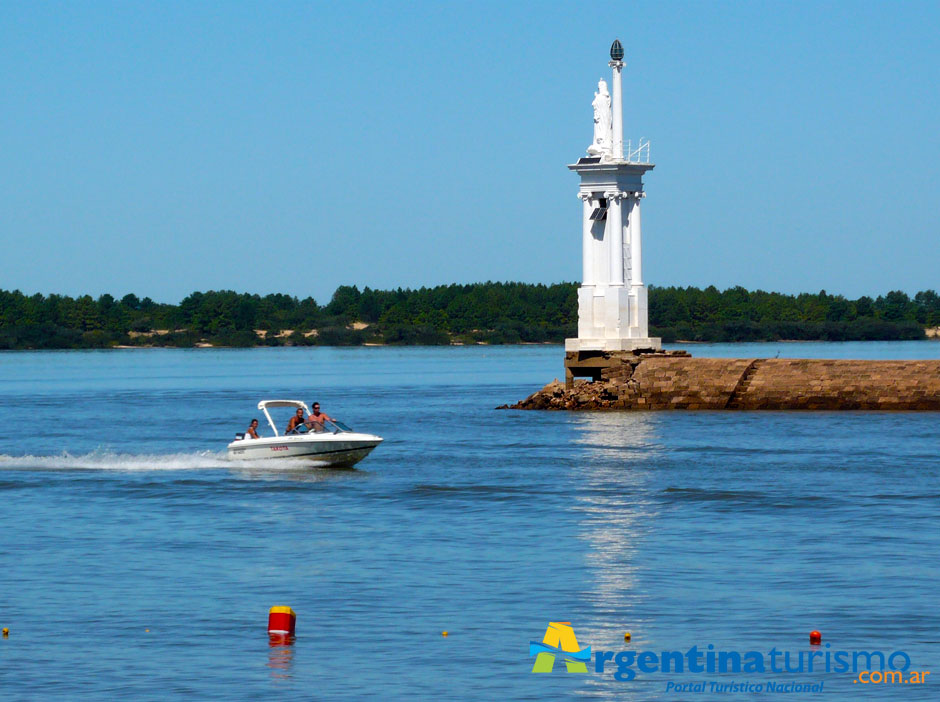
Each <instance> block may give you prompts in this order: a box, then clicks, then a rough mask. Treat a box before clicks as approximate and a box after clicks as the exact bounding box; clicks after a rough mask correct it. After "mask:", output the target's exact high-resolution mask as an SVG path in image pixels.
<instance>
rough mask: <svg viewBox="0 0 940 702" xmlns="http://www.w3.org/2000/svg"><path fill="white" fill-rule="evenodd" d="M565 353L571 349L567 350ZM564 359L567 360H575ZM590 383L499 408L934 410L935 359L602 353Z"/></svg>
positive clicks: (937, 403)
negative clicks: (695, 356)
mask: <svg viewBox="0 0 940 702" xmlns="http://www.w3.org/2000/svg"><path fill="white" fill-rule="evenodd" d="M568 355H569V356H571V354H568ZM576 362H577V360H576V359H572V358H568V359H566V365H568V364H571V363H576ZM595 364H596V373H595V377H594V380H574V381H573V382H569V387H566V386H565V383H561V382H558V381H557V380H556V381H555V382H553V383H549V384H548V385H546V386H545V387H544V388H542V389H541V390H539V391H538V392H536V393H534V394H533V395H531V396H529V397H527V398H526V399H524V400H522V401H521V402H518V403H516V404H514V405H511V406H505V405H504V406H503V408H505V409H567V410H600V409H605V410H670V409H673V410H679V409H683V410H933V411H940V361H864V360H821V359H806V358H694V357H692V356H690V355H689V354H687V353H686V352H684V351H679V352H676V351H672V352H662V351H660V352H654V353H643V352H605V353H603V354H602V355H601V356H600V357H598V358H596V360H595Z"/></svg>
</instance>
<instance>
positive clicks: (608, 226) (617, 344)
mask: <svg viewBox="0 0 940 702" xmlns="http://www.w3.org/2000/svg"><path fill="white" fill-rule="evenodd" d="M610 58H611V60H610V63H609V64H608V65H609V66H610V67H611V68H612V69H613V83H612V87H613V94H612V95H611V94H608V92H607V84H606V82H605V81H604V80H601V81H600V82H599V83H598V90H597V92H596V93H595V95H594V102H593V103H592V105H593V107H594V141H593V143H592V144H591V145H590V146H589V147H588V149H587V152H588V156H587V157H586V158H581V159H579V160H578V162H577V163H575V164H572V165H570V166H568V168H570V169H571V170H573V171H575V172H576V173H577V174H578V175H579V176H581V187H580V189H579V191H578V197H579V198H580V199H581V202H582V215H581V222H582V227H581V239H582V250H581V255H582V263H583V265H582V283H581V287H580V288H579V289H578V338H577V339H566V340H565V351H567V352H599V351H630V350H639V349H659V348H661V347H662V344H661V340H660V339H657V338H650V336H649V322H648V316H649V315H648V303H647V291H646V286H645V285H644V284H643V273H642V270H643V266H642V260H641V259H642V252H641V236H642V234H641V231H640V201H641V200H642V199H643V198H644V197H645V195H646V193H645V192H644V191H643V174H644V173H646V172H647V171H649V170H652V169H653V164H651V163H650V162H649V145H648V143H645V142H642V141H641V142H640V144H639V147H638V148H637V150H636V151H632V150H630V149H628V150H627V154H626V157H624V148H623V105H622V94H623V91H622V85H621V72H622V70H623V66H624V63H623V46H621V44H620V42H619V41H614V43H613V45H612V46H611V47H610ZM608 106H609V108H608Z"/></svg>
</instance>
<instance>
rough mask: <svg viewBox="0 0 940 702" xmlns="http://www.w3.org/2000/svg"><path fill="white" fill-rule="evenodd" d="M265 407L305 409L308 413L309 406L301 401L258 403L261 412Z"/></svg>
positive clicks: (263, 401)
mask: <svg viewBox="0 0 940 702" xmlns="http://www.w3.org/2000/svg"><path fill="white" fill-rule="evenodd" d="M265 407H303V408H304V412H306V411H307V404H306V403H305V402H301V401H300V400H262V401H261V402H259V403H258V409H259V410H263V409H264V408H265Z"/></svg>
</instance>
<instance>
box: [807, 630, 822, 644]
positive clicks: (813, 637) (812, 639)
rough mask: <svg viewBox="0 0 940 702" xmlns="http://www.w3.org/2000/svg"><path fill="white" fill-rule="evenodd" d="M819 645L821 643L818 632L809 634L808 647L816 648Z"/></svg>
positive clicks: (820, 636) (820, 635)
mask: <svg viewBox="0 0 940 702" xmlns="http://www.w3.org/2000/svg"><path fill="white" fill-rule="evenodd" d="M821 643H822V634H820V633H819V632H818V631H811V632H809V645H810V646H818V645H819V644H821Z"/></svg>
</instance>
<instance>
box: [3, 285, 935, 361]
mask: <svg viewBox="0 0 940 702" xmlns="http://www.w3.org/2000/svg"><path fill="white" fill-rule="evenodd" d="M577 298H578V286H577V285H576V284H575V283H554V284H551V285H544V284H532V283H515V282H505V283H494V282H486V283H472V284H466V285H462V284H452V285H438V286H436V287H433V288H419V289H401V288H399V289H396V290H373V289H370V288H368V287H366V288H364V289H363V290H359V288H358V287H356V286H348V285H342V286H340V287H339V288H337V289H336V292H335V293H333V296H332V298H331V299H330V301H329V303H328V304H326V305H320V304H319V303H318V302H317V301H316V300H314V299H313V298H312V297H307V298H303V299H300V298H297V297H294V296H290V295H283V294H272V295H265V296H261V295H253V294H249V293H237V292H234V291H231V290H221V291H209V292H205V293H203V292H194V293H192V294H191V295H189V296H187V297H186V298H184V299H183V300H181V301H180V302H179V304H166V303H158V302H154V301H153V300H151V299H150V298H146V297H145V298H143V299H141V298H138V297H137V296H136V295H133V294H129V295H125V296H124V297H123V298H121V299H120V300H118V299H117V298H115V297H113V296H111V295H101V296H100V297H98V298H97V299H94V298H92V297H91V296H90V295H83V296H81V297H76V298H72V297H68V296H63V295H48V296H45V295H42V294H36V295H25V294H23V293H22V292H20V291H18V290H14V291H6V290H0V350H16V349H24V350H29V349H36V350H38V349H102V348H118V347H120V348H125V347H173V348H198V347H206V348H251V347H260V346H335V347H342V346H365V345H385V346H450V345H477V344H479V345H492V346H496V345H521V344H546V343H549V344H552V343H554V344H561V343H563V342H564V340H565V339H568V338H573V337H576V336H577V334H578V302H577ZM649 335H650V336H652V337H659V338H661V339H662V340H663V342H664V343H667V344H672V343H684V344H693V343H733V342H747V341H751V342H757V341H770V342H778V341H901V340H917V339H925V338H930V337H933V338H938V337H940V295H938V294H937V293H936V292H935V291H932V290H926V291H922V292H918V293H917V294H916V295H914V296H913V297H910V296H908V295H907V294H906V293H903V292H901V291H897V290H895V291H892V292H888V293H886V294H885V295H879V296H878V297H876V298H871V297H867V296H862V297H860V298H858V299H856V300H851V299H847V298H845V297H843V296H841V295H831V294H829V293H827V292H825V291H820V292H819V293H815V294H813V293H801V294H799V295H792V294H784V293H775V292H765V291H762V290H755V291H749V290H745V289H744V288H741V287H735V288H729V289H727V290H724V291H721V290H718V289H717V288H715V287H714V286H709V287H707V288H705V289H700V288H694V287H685V288H681V287H657V286H650V289H649Z"/></svg>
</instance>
